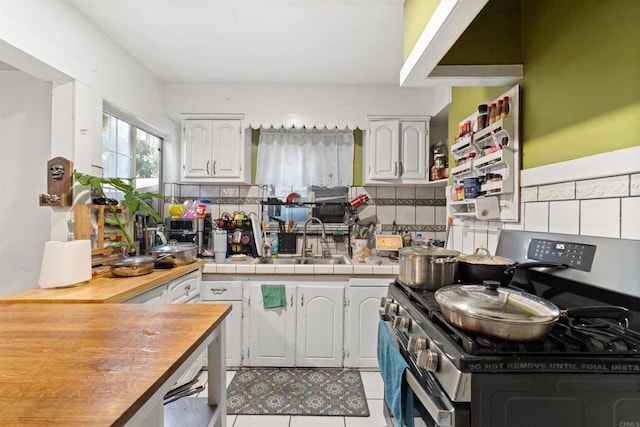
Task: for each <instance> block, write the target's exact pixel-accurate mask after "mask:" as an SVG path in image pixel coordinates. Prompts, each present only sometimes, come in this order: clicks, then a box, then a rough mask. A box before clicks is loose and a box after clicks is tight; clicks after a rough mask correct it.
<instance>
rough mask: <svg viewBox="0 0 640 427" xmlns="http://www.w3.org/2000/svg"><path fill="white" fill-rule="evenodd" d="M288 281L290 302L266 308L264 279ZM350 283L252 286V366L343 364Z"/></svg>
mask: <svg viewBox="0 0 640 427" xmlns="http://www.w3.org/2000/svg"><path fill="white" fill-rule="evenodd" d="M263 284H264V285H284V286H285V289H286V305H285V306H284V307H278V308H265V307H264V303H263V298H262V287H261V285H263ZM345 284H346V283H330V284H323V283H322V282H309V283H306V284H305V283H301V282H293V283H291V282H290V283H286V282H283V281H274V282H262V283H255V284H251V285H250V286H249V301H248V306H249V316H248V317H249V327H248V331H249V332H248V335H249V347H248V353H249V364H250V365H251V366H323V367H339V366H342V357H343V352H342V350H343V326H344V322H343V316H344V308H343V304H344V287H345Z"/></svg>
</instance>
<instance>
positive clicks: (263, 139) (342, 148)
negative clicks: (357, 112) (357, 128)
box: [256, 128, 354, 187]
mask: <svg viewBox="0 0 640 427" xmlns="http://www.w3.org/2000/svg"><path fill="white" fill-rule="evenodd" d="M353 146H354V141H353V131H349V130H344V131H342V130H338V129H334V130H331V129H284V128H280V129H260V138H259V140H258V166H257V171H256V184H258V185H275V186H285V185H286V186H291V185H296V186H311V185H316V186H321V187H335V186H338V185H340V186H350V185H351V184H352V183H353V150H354V148H353Z"/></svg>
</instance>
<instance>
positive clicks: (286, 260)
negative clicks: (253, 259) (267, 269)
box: [258, 258, 302, 265]
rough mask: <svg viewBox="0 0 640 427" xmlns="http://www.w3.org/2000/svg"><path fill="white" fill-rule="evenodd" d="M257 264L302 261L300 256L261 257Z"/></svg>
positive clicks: (287, 263) (282, 263) (295, 262)
mask: <svg viewBox="0 0 640 427" xmlns="http://www.w3.org/2000/svg"><path fill="white" fill-rule="evenodd" d="M258 264H275V265H292V264H302V262H301V260H300V258H261V259H260V261H258Z"/></svg>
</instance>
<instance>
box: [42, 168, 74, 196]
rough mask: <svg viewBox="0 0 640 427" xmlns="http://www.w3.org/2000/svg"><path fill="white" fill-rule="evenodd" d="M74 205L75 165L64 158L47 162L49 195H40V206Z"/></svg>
mask: <svg viewBox="0 0 640 427" xmlns="http://www.w3.org/2000/svg"><path fill="white" fill-rule="evenodd" d="M72 203H73V163H72V162H71V161H70V160H67V159H65V158H64V157H54V158H53V159H51V160H49V161H48V162H47V193H46V194H40V206H71V204H72Z"/></svg>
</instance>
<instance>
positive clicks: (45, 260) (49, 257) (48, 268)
mask: <svg viewBox="0 0 640 427" xmlns="http://www.w3.org/2000/svg"><path fill="white" fill-rule="evenodd" d="M89 280H91V241H90V240H72V241H66V242H58V241H49V242H45V246H44V253H43V255H42V265H41V267H40V278H39V280H38V285H39V286H40V287H41V288H62V287H72V286H78V285H82V284H84V283H87V282H88V281H89Z"/></svg>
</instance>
